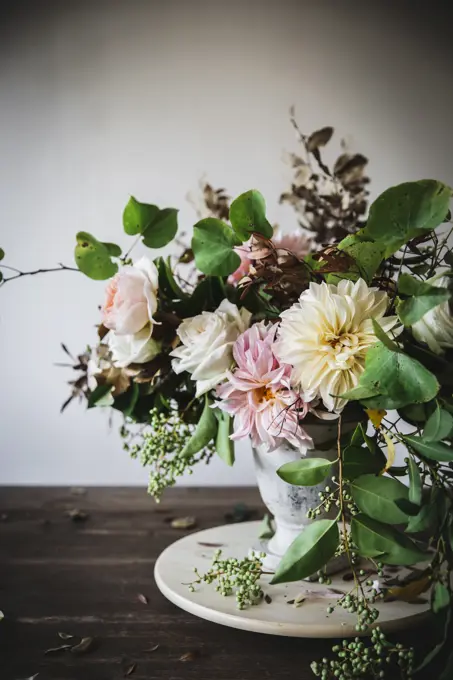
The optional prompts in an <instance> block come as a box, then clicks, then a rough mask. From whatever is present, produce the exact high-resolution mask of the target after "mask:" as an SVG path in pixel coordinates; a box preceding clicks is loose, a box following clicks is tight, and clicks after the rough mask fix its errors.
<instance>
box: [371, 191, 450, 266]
mask: <svg viewBox="0 0 453 680" xmlns="http://www.w3.org/2000/svg"><path fill="white" fill-rule="evenodd" d="M450 199H451V189H450V187H448V186H447V185H446V184H443V183H442V182H438V181H436V180H431V179H425V180H420V181H418V182H405V183H404V184H399V185H398V186H394V187H391V188H390V189H387V191H384V193H383V194H381V195H380V196H379V197H378V198H377V199H376V200H375V201H374V203H372V205H371V206H370V211H369V217H368V221H367V224H366V227H365V230H364V232H365V235H366V236H367V237H371V238H372V240H374V241H376V242H379V243H385V246H386V251H385V257H389V256H390V255H393V253H395V252H396V251H397V250H399V249H400V248H401V246H403V245H404V244H406V243H407V242H408V241H410V240H411V239H413V238H415V237H417V236H423V235H424V234H427V233H428V232H429V231H430V230H431V229H435V228H436V227H437V226H439V225H440V224H441V223H442V222H444V220H445V219H446V217H447V213H448V209H449V205H450Z"/></svg>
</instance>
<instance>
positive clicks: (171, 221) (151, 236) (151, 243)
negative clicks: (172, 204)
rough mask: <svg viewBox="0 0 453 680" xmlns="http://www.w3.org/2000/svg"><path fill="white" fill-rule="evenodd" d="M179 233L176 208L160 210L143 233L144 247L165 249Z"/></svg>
mask: <svg viewBox="0 0 453 680" xmlns="http://www.w3.org/2000/svg"><path fill="white" fill-rule="evenodd" d="M177 231H178V211H177V210H176V208H164V209H163V210H159V211H158V212H157V214H156V215H155V217H154V218H153V219H152V220H151V222H150V223H149V225H148V226H147V227H146V229H145V230H144V231H143V245H145V246H147V247H148V248H163V247H164V246H166V245H167V243H170V241H172V240H173V239H174V238H175V236H176V233H177Z"/></svg>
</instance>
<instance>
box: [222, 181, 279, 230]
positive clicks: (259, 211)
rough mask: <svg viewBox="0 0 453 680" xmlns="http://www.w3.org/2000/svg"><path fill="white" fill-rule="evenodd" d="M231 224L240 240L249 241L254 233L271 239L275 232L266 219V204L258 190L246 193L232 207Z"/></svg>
mask: <svg viewBox="0 0 453 680" xmlns="http://www.w3.org/2000/svg"><path fill="white" fill-rule="evenodd" d="M230 222H231V226H232V227H233V229H234V231H235V232H236V235H237V236H238V238H240V239H241V241H247V240H248V239H249V238H250V236H251V235H252V234H253V232H258V233H259V234H262V235H263V236H265V237H266V238H271V237H272V234H273V233H274V230H273V228H272V225H271V224H269V222H268V221H267V219H266V203H265V201H264V198H263V196H262V195H261V194H260V192H259V191H256V189H252V190H251V191H246V192H245V194H241V195H240V196H238V198H236V199H235V200H234V201H233V202H232V204H231V207H230Z"/></svg>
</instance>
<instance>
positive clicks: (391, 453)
mask: <svg viewBox="0 0 453 680" xmlns="http://www.w3.org/2000/svg"><path fill="white" fill-rule="evenodd" d="M382 436H383V437H384V439H385V443H386V444H387V462H386V464H385V467H384V469H383V470H382V471H381V473H380V474H381V475H383V474H384V472H387V470H389V469H390V468H391V467H392V465H393V464H394V462H395V454H396V451H395V444H394V443H393V441H392V440H391V439H390V437H389V435H388V434H387V432H382Z"/></svg>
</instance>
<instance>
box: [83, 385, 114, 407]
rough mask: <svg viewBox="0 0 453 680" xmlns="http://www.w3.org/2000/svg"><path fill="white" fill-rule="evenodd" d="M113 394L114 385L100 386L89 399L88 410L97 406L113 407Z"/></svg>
mask: <svg viewBox="0 0 453 680" xmlns="http://www.w3.org/2000/svg"><path fill="white" fill-rule="evenodd" d="M111 392H112V385H98V386H97V387H95V388H94V390H93V391H92V392H91V393H90V396H89V397H88V403H87V408H94V407H95V406H111V405H112V404H113V397H112V395H111Z"/></svg>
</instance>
